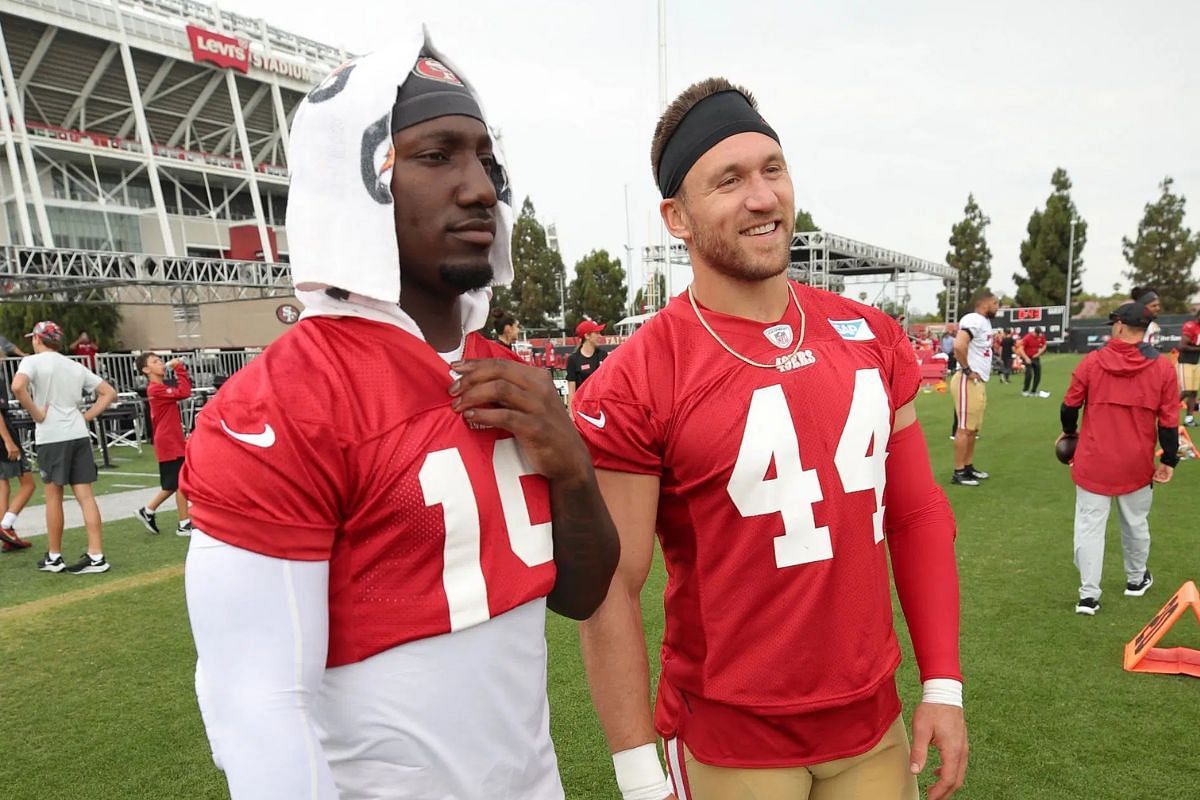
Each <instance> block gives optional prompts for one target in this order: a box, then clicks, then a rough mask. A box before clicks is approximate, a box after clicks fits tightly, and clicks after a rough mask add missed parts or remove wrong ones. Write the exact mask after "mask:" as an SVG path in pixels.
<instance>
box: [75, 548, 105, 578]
mask: <svg viewBox="0 0 1200 800" xmlns="http://www.w3.org/2000/svg"><path fill="white" fill-rule="evenodd" d="M111 568H112V564H109V563H108V562H107V561H105V560H104V556H100V560H99V561H97V560H96V559H94V558H92V557H91V556H89V555H88V554H87V553H84V554H83V555H81V556H80V557H79V560H78V561H76V562H75V563H74V564H72V565H71V566H69V567H67V572H70V573H71V574H73V575H89V574H91V573H93V572H108V571H109V569H111Z"/></svg>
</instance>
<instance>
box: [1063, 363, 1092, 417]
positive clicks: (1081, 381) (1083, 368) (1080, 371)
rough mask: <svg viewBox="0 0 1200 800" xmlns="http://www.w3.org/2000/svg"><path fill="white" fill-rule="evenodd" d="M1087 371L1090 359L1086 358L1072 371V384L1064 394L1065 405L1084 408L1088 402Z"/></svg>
mask: <svg viewBox="0 0 1200 800" xmlns="http://www.w3.org/2000/svg"><path fill="white" fill-rule="evenodd" d="M1087 372H1088V359H1087V358H1084V360H1083V361H1081V362H1080V363H1079V366H1078V367H1076V368H1075V371H1074V372H1072V373H1071V385H1070V386H1069V387H1067V393H1066V394H1065V395H1063V405H1064V406H1070V407H1071V408H1082V407H1083V405H1084V403H1086V402H1087Z"/></svg>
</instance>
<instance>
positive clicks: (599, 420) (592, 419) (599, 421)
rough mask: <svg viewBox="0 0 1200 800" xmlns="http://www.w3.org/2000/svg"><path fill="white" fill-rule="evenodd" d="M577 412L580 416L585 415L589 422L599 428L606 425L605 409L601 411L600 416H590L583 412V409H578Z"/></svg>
mask: <svg viewBox="0 0 1200 800" xmlns="http://www.w3.org/2000/svg"><path fill="white" fill-rule="evenodd" d="M575 413H576V414H578V415H579V416H581V417H583V418H584V419H586V420H587V421H588V422H590V423H592V424H593V425H595V426H596V427H597V428H603V427H604V412H603V411H601V412H600V416H598V417H589V416H588V415H587V414H585V413H583V412H582V411H576V412H575Z"/></svg>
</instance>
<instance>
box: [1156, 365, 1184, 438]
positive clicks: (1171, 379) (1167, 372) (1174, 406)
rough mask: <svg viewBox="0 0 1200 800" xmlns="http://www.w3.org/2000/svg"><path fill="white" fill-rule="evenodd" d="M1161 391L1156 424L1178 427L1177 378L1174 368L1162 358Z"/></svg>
mask: <svg viewBox="0 0 1200 800" xmlns="http://www.w3.org/2000/svg"><path fill="white" fill-rule="evenodd" d="M1163 363H1164V367H1165V368H1164V369H1163V370H1162V373H1163V382H1162V392H1161V395H1160V396H1159V401H1158V426H1159V427H1160V428H1178V427H1179V380H1178V378H1176V376H1175V370H1174V369H1172V368H1171V366H1170V365H1169V364H1167V363H1166V362H1165V360H1164V362H1163Z"/></svg>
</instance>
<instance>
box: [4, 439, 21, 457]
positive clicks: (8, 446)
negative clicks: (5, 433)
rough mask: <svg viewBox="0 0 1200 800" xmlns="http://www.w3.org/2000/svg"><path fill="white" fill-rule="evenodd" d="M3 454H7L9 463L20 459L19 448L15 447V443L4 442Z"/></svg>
mask: <svg viewBox="0 0 1200 800" xmlns="http://www.w3.org/2000/svg"><path fill="white" fill-rule="evenodd" d="M4 452H5V453H7V454H8V460H9V461H16V460H17V459H18V458H20V457H21V448H20V447H17V443H16V442H5V443H4Z"/></svg>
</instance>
